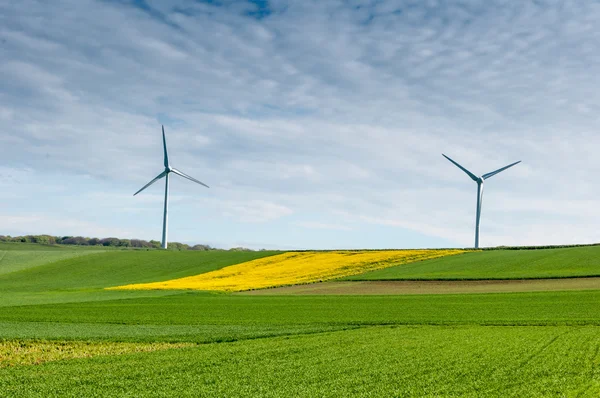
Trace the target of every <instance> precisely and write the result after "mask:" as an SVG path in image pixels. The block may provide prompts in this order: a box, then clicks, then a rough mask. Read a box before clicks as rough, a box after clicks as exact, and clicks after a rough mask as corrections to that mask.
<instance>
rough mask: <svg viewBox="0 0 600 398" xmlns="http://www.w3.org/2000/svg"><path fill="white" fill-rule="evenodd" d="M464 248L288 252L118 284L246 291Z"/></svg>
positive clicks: (131, 287)
mask: <svg viewBox="0 0 600 398" xmlns="http://www.w3.org/2000/svg"><path fill="white" fill-rule="evenodd" d="M463 252H464V251H463V250H352V251H350V250H347V251H341V250H338V251H319V252H313V251H305V252H287V253H282V254H279V255H277V256H272V257H268V258H262V259H257V260H253V261H248V262H244V263H240V264H236V265H233V266H230V267H226V268H222V269H219V270H217V271H213V272H206V273H203V274H201V275H194V276H191V277H185V278H179V279H174V280H167V281H163V282H155V283H141V284H130V285H126V286H119V287H117V289H125V290H152V289H156V290H178V289H190V290H217V291H228V292H234V291H243V290H250V289H261V288H267V287H274V286H285V285H296V284H302V283H313V282H320V281H324V280H330V279H335V278H340V277H343V276H346V275H354V274H360V273H363V272H365V271H370V270H376V269H383V268H386V267H393V266H397V265H399V264H408V263H414V262H418V261H423V260H427V259H431V258H438V257H444V256H453V255H457V254H461V253H463Z"/></svg>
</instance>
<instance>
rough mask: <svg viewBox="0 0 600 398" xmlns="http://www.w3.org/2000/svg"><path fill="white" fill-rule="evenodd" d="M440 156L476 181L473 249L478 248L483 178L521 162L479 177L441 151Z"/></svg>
mask: <svg viewBox="0 0 600 398" xmlns="http://www.w3.org/2000/svg"><path fill="white" fill-rule="evenodd" d="M442 156H443V157H445V158H446V159H448V160H449V161H451V162H452V163H454V165H455V166H456V167H458V168H459V169H461V170H462V171H464V172H465V173H466V174H467V175H468V176H469V177H471V179H472V180H473V181H475V182H476V183H477V215H476V217H475V249H478V248H479V220H480V218H481V205H482V202H483V182H484V181H485V180H487V179H488V178H490V177H493V176H495V175H496V174H498V173H500V172H502V171H504V170H506V169H508V168H509V167H513V166H514V165H516V164H518V163H521V161H520V160H519V161H518V162H514V163H512V164H509V165H508V166H504V167H502V168H500V169H498V170H496V171H492V172H490V173H486V174H484V175H482V176H481V177H477V176H476V175H475V174H473V173H471V172H470V171H469V170H467V169H465V168H464V167H462V166H461V165H460V164H458V163H456V162H455V161H454V160H452V159H450V158H449V157H448V156H446V155H444V154H443V153H442Z"/></svg>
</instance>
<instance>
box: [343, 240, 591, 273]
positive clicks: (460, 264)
mask: <svg viewBox="0 0 600 398" xmlns="http://www.w3.org/2000/svg"><path fill="white" fill-rule="evenodd" d="M583 276H600V246H588V247H570V248H560V249H540V250H490V251H482V252H471V253H464V254H459V255H456V256H448V257H442V258H438V259H432V260H425V261H421V262H416V263H410V264H404V265H400V266H397V267H390V268H386V269H381V270H377V271H372V272H368V273H365V274H361V275H354V276H349V277H346V278H343V279H344V280H435V279H439V280H443V279H447V280H448V279H450V280H452V279H454V280H466V279H528V278H572V277H583Z"/></svg>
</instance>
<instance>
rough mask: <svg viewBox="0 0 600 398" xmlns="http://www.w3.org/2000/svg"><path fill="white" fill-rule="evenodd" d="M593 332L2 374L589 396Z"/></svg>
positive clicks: (214, 392) (143, 389) (596, 337)
mask: <svg viewBox="0 0 600 398" xmlns="http://www.w3.org/2000/svg"><path fill="white" fill-rule="evenodd" d="M599 349H600V328H597V327H581V328H574V327H510V328H507V327H480V326H468V327H435V326H419V327H406V326H404V327H371V328H364V329H357V330H352V331H344V332H333V333H324V334H317V335H307V336H297V337H284V338H274V339H265V340H253V341H244V342H235V343H222V344H210V345H202V346H198V347H194V348H183V349H174V350H166V351H157V352H151V353H138V354H126V355H120V356H115V357H96V358H90V359H74V360H69V361H60V362H51V363H46V364H43V365H39V366H17V367H11V368H5V369H0V386H1V388H2V390H3V391H4V393H5V394H6V395H8V396H40V397H41V396H43V397H51V396H61V397H63V396H65V397H76V396H77V397H80V396H113V395H128V394H130V393H132V392H135V396H141V397H144V396H169V397H171V396H172V397H181V396H190V397H191V396H207V397H223V396H241V397H254V396H261V397H281V396H301V397H314V396H320V397H339V396H381V397H389V396H469V397H481V396H488V397H490V396H491V397H523V396H588V397H592V396H598V394H600V357H599V355H598V352H599Z"/></svg>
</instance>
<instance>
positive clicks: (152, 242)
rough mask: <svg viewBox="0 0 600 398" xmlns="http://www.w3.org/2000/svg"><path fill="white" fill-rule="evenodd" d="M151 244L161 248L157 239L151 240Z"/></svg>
mask: <svg viewBox="0 0 600 398" xmlns="http://www.w3.org/2000/svg"><path fill="white" fill-rule="evenodd" d="M150 244H151V245H152V247H153V248H155V249H160V242H159V241H157V240H151V241H150Z"/></svg>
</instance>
